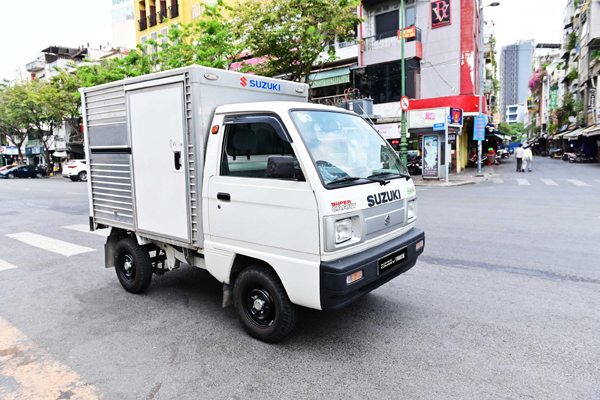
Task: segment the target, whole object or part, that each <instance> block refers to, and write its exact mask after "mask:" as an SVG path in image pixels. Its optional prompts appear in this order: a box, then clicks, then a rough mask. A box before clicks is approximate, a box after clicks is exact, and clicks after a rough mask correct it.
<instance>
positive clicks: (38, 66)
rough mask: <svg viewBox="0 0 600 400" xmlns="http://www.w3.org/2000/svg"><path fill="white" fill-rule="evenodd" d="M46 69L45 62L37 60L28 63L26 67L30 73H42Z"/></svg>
mask: <svg viewBox="0 0 600 400" xmlns="http://www.w3.org/2000/svg"><path fill="white" fill-rule="evenodd" d="M44 68H45V63H44V60H35V61H32V62H30V63H28V64H27V65H26V66H25V69H26V70H27V71H29V72H36V71H41V70H43V69H44Z"/></svg>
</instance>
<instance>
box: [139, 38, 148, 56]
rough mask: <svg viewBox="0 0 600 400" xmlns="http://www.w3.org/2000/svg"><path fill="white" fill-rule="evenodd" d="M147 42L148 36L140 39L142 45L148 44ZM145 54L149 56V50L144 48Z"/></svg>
mask: <svg viewBox="0 0 600 400" xmlns="http://www.w3.org/2000/svg"><path fill="white" fill-rule="evenodd" d="M147 41H148V36H147V35H144V36H141V37H140V44H142V45H143V44H144V43H146V42H147ZM143 52H144V53H146V54H148V49H147V48H144V49H143Z"/></svg>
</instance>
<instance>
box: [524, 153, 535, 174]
mask: <svg viewBox="0 0 600 400" xmlns="http://www.w3.org/2000/svg"><path fill="white" fill-rule="evenodd" d="M532 162H533V153H532V152H531V148H529V147H527V148H526V149H525V151H523V172H525V169H527V170H528V171H529V172H531V163H532Z"/></svg>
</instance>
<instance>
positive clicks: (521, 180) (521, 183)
mask: <svg viewBox="0 0 600 400" xmlns="http://www.w3.org/2000/svg"><path fill="white" fill-rule="evenodd" d="M517 183H518V184H519V185H522V186H530V185H531V183H529V181H528V180H527V179H517Z"/></svg>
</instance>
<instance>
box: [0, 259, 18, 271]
mask: <svg viewBox="0 0 600 400" xmlns="http://www.w3.org/2000/svg"><path fill="white" fill-rule="evenodd" d="M14 268H17V266H16V265H12V264H11V263H8V262H6V261H4V260H0V271H6V270H9V269H14Z"/></svg>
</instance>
